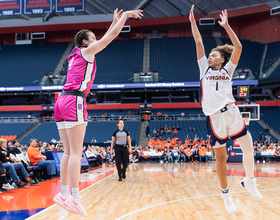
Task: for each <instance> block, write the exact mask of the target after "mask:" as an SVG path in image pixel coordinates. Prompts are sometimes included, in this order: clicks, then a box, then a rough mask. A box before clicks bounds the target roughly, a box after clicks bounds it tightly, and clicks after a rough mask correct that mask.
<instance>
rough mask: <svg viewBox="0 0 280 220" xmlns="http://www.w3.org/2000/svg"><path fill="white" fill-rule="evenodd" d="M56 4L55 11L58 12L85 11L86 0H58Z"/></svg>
mask: <svg viewBox="0 0 280 220" xmlns="http://www.w3.org/2000/svg"><path fill="white" fill-rule="evenodd" d="M55 4H56V7H55V11H56V12H58V13H61V12H77V11H85V1H84V0H56V1H55Z"/></svg>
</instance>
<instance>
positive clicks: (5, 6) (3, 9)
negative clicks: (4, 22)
mask: <svg viewBox="0 0 280 220" xmlns="http://www.w3.org/2000/svg"><path fill="white" fill-rule="evenodd" d="M21 8H22V7H21V0H0V16H5V15H19V14H21Z"/></svg>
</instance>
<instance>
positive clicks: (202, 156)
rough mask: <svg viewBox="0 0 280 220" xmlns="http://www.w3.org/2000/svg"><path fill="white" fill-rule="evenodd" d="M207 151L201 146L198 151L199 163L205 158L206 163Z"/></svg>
mask: <svg viewBox="0 0 280 220" xmlns="http://www.w3.org/2000/svg"><path fill="white" fill-rule="evenodd" d="M207 152H208V151H207V149H206V148H205V147H204V146H202V147H201V149H200V150H199V161H200V162H202V159H203V158H205V162H207V161H208V156H207V154H206V153H207Z"/></svg>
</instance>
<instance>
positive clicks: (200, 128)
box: [150, 120, 207, 142]
mask: <svg viewBox="0 0 280 220" xmlns="http://www.w3.org/2000/svg"><path fill="white" fill-rule="evenodd" d="M165 125H167V127H170V126H171V127H173V126H175V127H177V126H178V125H179V126H180V128H181V131H179V134H176V137H177V138H180V139H181V140H182V141H183V142H184V141H185V138H186V136H187V135H188V137H189V138H192V139H194V137H195V134H197V136H198V137H199V138H203V139H204V140H205V139H206V138H207V128H206V122H205V120H174V121H161V120H156V121H150V134H151V135H152V132H153V130H154V129H156V130H158V129H160V128H161V126H163V127H164V126H165ZM190 127H191V128H194V127H195V129H196V130H197V132H188V130H189V128H190ZM168 137H171V138H173V137H174V134H167V135H164V136H163V138H165V139H167V138H168Z"/></svg>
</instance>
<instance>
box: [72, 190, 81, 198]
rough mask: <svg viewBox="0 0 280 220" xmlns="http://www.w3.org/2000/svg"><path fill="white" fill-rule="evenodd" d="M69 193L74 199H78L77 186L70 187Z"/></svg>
mask: <svg viewBox="0 0 280 220" xmlns="http://www.w3.org/2000/svg"><path fill="white" fill-rule="evenodd" d="M71 195H72V196H73V197H74V199H79V198H80V196H79V187H72V188H71Z"/></svg>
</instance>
